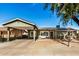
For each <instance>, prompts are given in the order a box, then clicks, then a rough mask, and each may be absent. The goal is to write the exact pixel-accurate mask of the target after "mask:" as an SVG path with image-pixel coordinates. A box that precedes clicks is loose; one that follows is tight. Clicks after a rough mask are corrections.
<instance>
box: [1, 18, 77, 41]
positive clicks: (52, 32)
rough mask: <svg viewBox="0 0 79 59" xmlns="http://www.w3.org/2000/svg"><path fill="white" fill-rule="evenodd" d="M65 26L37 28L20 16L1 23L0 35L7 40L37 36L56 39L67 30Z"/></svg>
mask: <svg viewBox="0 0 79 59" xmlns="http://www.w3.org/2000/svg"><path fill="white" fill-rule="evenodd" d="M70 30H71V31H73V32H76V30H75V29H72V28H70ZM67 31H68V29H67V28H60V27H57V28H52V27H51V28H38V27H37V26H36V24H33V23H31V22H28V21H24V20H23V19H20V18H15V19H12V20H11V21H9V22H6V23H4V24H3V27H0V37H1V38H7V41H9V40H10V39H11V38H15V39H16V38H24V37H25V38H27V39H34V41H35V40H36V39H37V38H50V39H56V38H60V35H61V32H67Z"/></svg>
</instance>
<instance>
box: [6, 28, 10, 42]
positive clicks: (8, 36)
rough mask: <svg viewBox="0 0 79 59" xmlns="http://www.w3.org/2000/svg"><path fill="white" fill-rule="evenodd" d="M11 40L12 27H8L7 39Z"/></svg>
mask: <svg viewBox="0 0 79 59" xmlns="http://www.w3.org/2000/svg"><path fill="white" fill-rule="evenodd" d="M9 40H10V28H8V29H7V41H9Z"/></svg>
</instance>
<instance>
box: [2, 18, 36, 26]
mask: <svg viewBox="0 0 79 59" xmlns="http://www.w3.org/2000/svg"><path fill="white" fill-rule="evenodd" d="M15 21H20V22H23V23H26V24H29V25H33V26H36V25H35V24H33V23H31V22H28V21H25V20H23V19H21V18H15V19H12V20H11V21H8V22H6V23H4V24H3V26H4V25H7V24H9V23H13V22H15Z"/></svg>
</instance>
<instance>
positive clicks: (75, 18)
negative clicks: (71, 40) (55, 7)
mask: <svg viewBox="0 0 79 59" xmlns="http://www.w3.org/2000/svg"><path fill="white" fill-rule="evenodd" d="M72 19H73V20H74V21H75V22H76V23H77V24H78V26H79V20H78V18H77V17H76V16H74V15H73V16H72Z"/></svg>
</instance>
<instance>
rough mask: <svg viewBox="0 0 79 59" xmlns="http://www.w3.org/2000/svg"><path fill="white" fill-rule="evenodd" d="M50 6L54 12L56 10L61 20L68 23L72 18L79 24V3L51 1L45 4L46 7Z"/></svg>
mask: <svg viewBox="0 0 79 59" xmlns="http://www.w3.org/2000/svg"><path fill="white" fill-rule="evenodd" d="M48 6H50V10H51V11H52V12H54V11H56V13H57V16H58V17H60V21H62V23H63V24H64V25H66V24H67V23H68V22H69V21H70V19H72V20H74V21H75V22H76V23H77V24H78V25H79V20H78V18H77V16H78V15H79V4H78V3H49V4H45V9H46V8H47V7H48Z"/></svg>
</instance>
